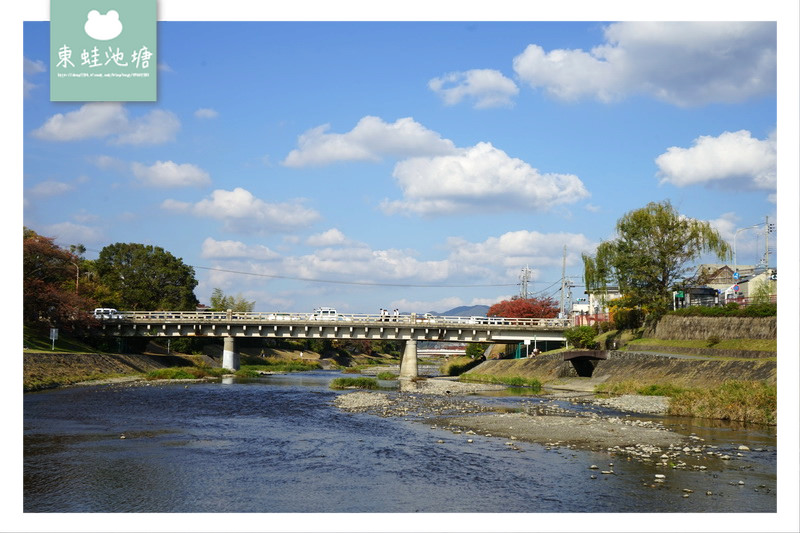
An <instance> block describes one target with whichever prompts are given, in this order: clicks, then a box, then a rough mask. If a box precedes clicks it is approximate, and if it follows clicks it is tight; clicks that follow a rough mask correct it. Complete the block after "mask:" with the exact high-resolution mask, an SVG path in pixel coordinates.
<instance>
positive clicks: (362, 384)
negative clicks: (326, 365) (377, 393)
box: [330, 377, 378, 390]
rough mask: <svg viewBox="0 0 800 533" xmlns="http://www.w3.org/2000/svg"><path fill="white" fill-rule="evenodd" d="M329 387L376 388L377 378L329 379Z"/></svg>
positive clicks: (340, 388) (338, 388) (341, 388)
mask: <svg viewBox="0 0 800 533" xmlns="http://www.w3.org/2000/svg"><path fill="white" fill-rule="evenodd" d="M330 387H331V388H332V389H335V390H344V389H367V390H373V389H377V388H378V380H377V379H375V378H364V377H361V378H336V379H334V380H332V381H331V385H330Z"/></svg>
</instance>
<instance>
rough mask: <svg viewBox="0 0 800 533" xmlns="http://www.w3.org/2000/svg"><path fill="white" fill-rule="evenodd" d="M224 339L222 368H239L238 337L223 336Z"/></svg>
mask: <svg viewBox="0 0 800 533" xmlns="http://www.w3.org/2000/svg"><path fill="white" fill-rule="evenodd" d="M222 339H223V341H222V342H223V345H222V368H225V369H227V370H239V352H237V351H236V339H235V338H234V337H223V338H222Z"/></svg>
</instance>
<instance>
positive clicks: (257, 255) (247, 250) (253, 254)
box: [201, 237, 280, 260]
mask: <svg viewBox="0 0 800 533" xmlns="http://www.w3.org/2000/svg"><path fill="white" fill-rule="evenodd" d="M201 255H202V257H204V258H206V259H234V258H235V259H241V258H246V259H254V260H271V259H277V258H279V257H280V254H278V253H277V252H275V251H273V250H270V249H269V248H268V247H266V246H263V245H260V244H257V245H247V244H245V243H243V242H240V241H218V240H215V239H213V238H211V237H207V238H206V240H204V241H203V245H202V251H201Z"/></svg>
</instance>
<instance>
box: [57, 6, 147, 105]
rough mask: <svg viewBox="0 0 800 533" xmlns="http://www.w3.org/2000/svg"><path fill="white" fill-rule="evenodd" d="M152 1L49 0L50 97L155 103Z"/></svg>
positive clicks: (65, 99) (61, 99)
mask: <svg viewBox="0 0 800 533" xmlns="http://www.w3.org/2000/svg"><path fill="white" fill-rule="evenodd" d="M156 16H157V15H156V0H50V100H51V101H57V102H155V101H156V97H157V84H156V73H157V71H158V68H157V64H156V60H157V59H158V57H157V54H156V44H157V41H156V36H157V32H156Z"/></svg>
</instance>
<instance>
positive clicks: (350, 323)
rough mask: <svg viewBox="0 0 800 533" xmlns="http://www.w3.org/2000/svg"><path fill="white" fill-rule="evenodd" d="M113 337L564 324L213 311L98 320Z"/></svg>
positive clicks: (479, 333)
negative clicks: (323, 316) (332, 316)
mask: <svg viewBox="0 0 800 533" xmlns="http://www.w3.org/2000/svg"><path fill="white" fill-rule="evenodd" d="M101 325H102V330H103V331H104V333H106V334H109V335H118V336H210V337H228V336H233V337H273V338H330V339H388V340H438V341H456V342H457V341H461V342H521V341H524V340H535V339H538V340H559V341H563V340H564V336H563V331H564V330H565V329H566V328H567V327H569V323H568V321H567V320H561V319H556V318H501V317H445V316H420V315H400V316H390V317H386V316H381V315H357V314H356V315H338V316H336V317H335V318H333V319H332V318H330V317H325V318H324V319H323V318H322V317H319V316H317V315H315V314H314V313H235V312H214V311H197V312H194V311H190V312H173V311H135V312H122V313H119V314H118V315H115V316H114V317H113V318H106V319H103V320H101Z"/></svg>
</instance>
